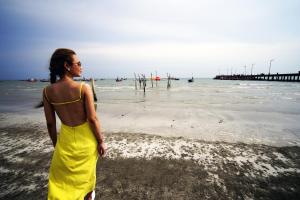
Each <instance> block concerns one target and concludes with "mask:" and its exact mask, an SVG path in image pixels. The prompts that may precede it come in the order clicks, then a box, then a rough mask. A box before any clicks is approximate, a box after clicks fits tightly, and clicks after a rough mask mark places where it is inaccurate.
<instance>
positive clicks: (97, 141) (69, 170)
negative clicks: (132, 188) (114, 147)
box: [43, 49, 106, 200]
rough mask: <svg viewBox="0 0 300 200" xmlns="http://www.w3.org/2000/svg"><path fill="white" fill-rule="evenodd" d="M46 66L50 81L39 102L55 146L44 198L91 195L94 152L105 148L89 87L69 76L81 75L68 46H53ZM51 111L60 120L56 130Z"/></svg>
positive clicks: (93, 182) (94, 163)
mask: <svg viewBox="0 0 300 200" xmlns="http://www.w3.org/2000/svg"><path fill="white" fill-rule="evenodd" d="M49 70H50V81H51V85H50V86H48V87H46V88H44V91H43V104H44V112H45V116H46V121H47V128H48V132H49V135H50V138H51V140H52V143H53V146H54V147H55V150H54V153H53V157H52V161H51V166H50V172H49V182H48V199H49V200H54V199H55V200H57V199H61V200H75V199H92V196H93V195H92V194H93V191H94V189H95V185H96V164H97V159H98V154H99V155H100V156H101V157H103V156H104V154H105V151H106V149H105V144H104V140H103V135H102V134H101V131H100V123H99V121H98V118H97V115H96V111H95V108H94V99H93V93H92V89H91V88H90V86H89V85H88V84H85V83H84V82H81V83H77V82H75V81H74V80H73V78H74V77H80V76H81V71H82V68H81V63H80V61H79V59H78V57H77V55H76V53H75V52H74V51H72V50H70V49H56V50H55V52H54V53H53V55H52V57H51V60H50V67H49ZM57 77H58V78H59V79H58V80H57ZM55 113H56V114H57V116H58V117H59V119H60V120H61V130H60V133H59V134H57V129H56V116H55Z"/></svg>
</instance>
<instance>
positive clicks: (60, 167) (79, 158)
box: [47, 92, 98, 200]
mask: <svg viewBox="0 0 300 200" xmlns="http://www.w3.org/2000/svg"><path fill="white" fill-rule="evenodd" d="M80 93H81V92H80ZM47 98H48V97H47ZM80 98H81V94H80ZM97 145H98V143H97V140H96V138H95V136H94V134H93V131H92V129H91V128H90V125H89V123H88V122H84V123H83V124H81V125H78V126H75V127H71V126H67V125H65V124H63V123H62V124H61V130H60V133H59V134H58V138H57V142H56V146H55V149H54V153H53V157H52V160H51V165H50V172H49V182H48V200H83V199H84V197H85V196H86V194H87V193H89V192H91V191H93V190H94V188H95V185H96V164H97V160H98V151H97Z"/></svg>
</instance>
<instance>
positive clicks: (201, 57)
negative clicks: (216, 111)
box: [0, 0, 300, 79]
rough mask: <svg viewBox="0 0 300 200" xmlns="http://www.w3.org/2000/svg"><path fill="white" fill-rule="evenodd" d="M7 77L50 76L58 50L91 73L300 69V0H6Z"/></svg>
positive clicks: (3, 61) (1, 54)
mask: <svg viewBox="0 0 300 200" xmlns="http://www.w3.org/2000/svg"><path fill="white" fill-rule="evenodd" d="M0 5H1V6H0V23H1V28H0V35H1V41H0V45H1V46H0V79H25V78H30V77H36V78H46V77H47V76H48V74H49V72H48V64H49V59H50V56H51V54H52V53H53V51H54V50H55V49H56V48H61V47H65V48H71V49H73V50H75V52H76V53H77V55H78V57H79V59H80V60H81V62H82V63H83V70H84V73H83V75H84V76H85V77H91V76H93V77H96V78H98V77H99V78H100V77H103V78H108V77H111V78H115V77H117V76H119V77H120V76H123V77H132V76H133V73H134V72H136V73H146V74H149V75H150V73H151V72H154V73H155V71H157V72H158V74H160V76H162V77H164V76H166V73H167V72H169V73H171V75H173V76H178V77H190V76H191V75H192V74H193V75H194V76H195V77H213V76H215V75H216V74H218V73H219V71H220V73H224V74H226V73H227V72H228V73H231V71H232V72H233V73H235V72H236V73H244V71H245V69H244V67H243V66H245V65H246V66H247V68H246V69H247V73H250V69H251V66H252V64H255V65H254V67H253V73H261V72H263V73H267V72H268V65H269V61H270V59H275V60H274V62H273V63H272V68H271V72H274V73H276V72H279V73H285V72H287V73H289V72H298V71H299V70H300V23H299V19H300V12H299V9H300V1H299V0H281V1H279V0H224V1H221V0H218V1H217V0H207V1H201V0H182V1H181V0H147V1H146V0H107V1H101V0H98V1H74V0H65V1H54V0H51V1H50V0H48V1H46V0H44V1H29V0H23V1H13V0H9V1H4V0H0Z"/></svg>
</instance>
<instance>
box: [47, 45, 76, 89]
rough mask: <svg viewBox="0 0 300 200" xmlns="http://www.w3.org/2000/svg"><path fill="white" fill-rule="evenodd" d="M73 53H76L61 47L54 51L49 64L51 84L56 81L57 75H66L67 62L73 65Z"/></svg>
mask: <svg viewBox="0 0 300 200" xmlns="http://www.w3.org/2000/svg"><path fill="white" fill-rule="evenodd" d="M73 55H76V53H75V52H74V51H73V50H71V49H65V48H59V49H56V50H55V51H54V53H53V54H52V56H51V59H50V66H49V70H50V82H51V84H52V83H55V82H56V80H57V76H59V77H60V78H62V77H63V76H64V75H65V73H66V70H65V68H64V64H65V62H67V63H68V64H69V65H72V62H73V58H72V56H73Z"/></svg>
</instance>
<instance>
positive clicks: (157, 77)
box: [152, 76, 160, 81]
mask: <svg viewBox="0 0 300 200" xmlns="http://www.w3.org/2000/svg"><path fill="white" fill-rule="evenodd" d="M152 80H154V81H160V77H159V76H156V77H153V78H152Z"/></svg>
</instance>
